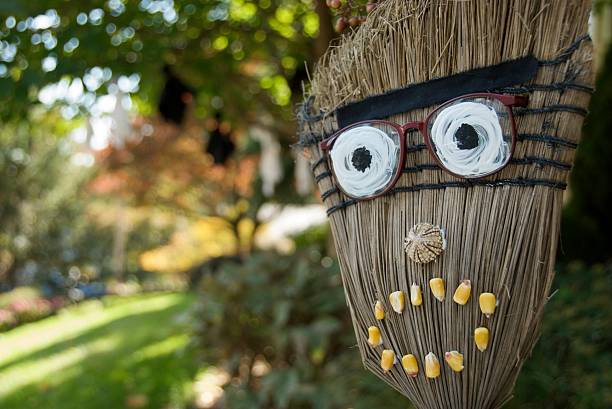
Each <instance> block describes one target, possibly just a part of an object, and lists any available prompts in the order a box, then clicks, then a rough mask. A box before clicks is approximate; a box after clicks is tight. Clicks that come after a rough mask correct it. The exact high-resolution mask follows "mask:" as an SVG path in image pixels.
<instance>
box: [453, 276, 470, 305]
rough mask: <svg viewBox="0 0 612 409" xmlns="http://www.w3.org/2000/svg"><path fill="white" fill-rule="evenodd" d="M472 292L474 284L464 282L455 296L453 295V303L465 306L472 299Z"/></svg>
mask: <svg viewBox="0 0 612 409" xmlns="http://www.w3.org/2000/svg"><path fill="white" fill-rule="evenodd" d="M471 292H472V283H470V280H463V281H462V282H461V283H460V284H459V287H457V289H456V290H455V295H453V301H455V302H456V303H457V304H459V305H465V304H466V303H467V302H468V300H469V299H470V293H471Z"/></svg>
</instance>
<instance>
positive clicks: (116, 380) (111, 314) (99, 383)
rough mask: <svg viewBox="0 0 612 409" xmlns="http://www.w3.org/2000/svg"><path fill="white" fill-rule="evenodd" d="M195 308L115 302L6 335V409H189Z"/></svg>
mask: <svg viewBox="0 0 612 409" xmlns="http://www.w3.org/2000/svg"><path fill="white" fill-rule="evenodd" d="M193 301H194V298H193V296H191V295H188V294H162V295H159V294H158V295H144V296H137V297H130V298H125V299H120V298H112V297H111V298H107V299H105V301H104V302H101V301H89V302H86V303H84V304H82V305H80V306H78V307H74V308H70V309H68V310H66V311H64V312H62V313H61V314H60V315H58V316H55V317H51V318H48V319H46V320H43V321H40V322H38V323H33V324H29V325H26V326H23V327H20V328H17V329H15V330H13V331H10V332H8V333H5V334H2V335H0V408H2V409H12V408H15V409H29V408H45V409H77V408H79V409H81V408H89V409H96V408H123V407H126V405H127V406H130V405H131V406H132V407H141V408H165V407H168V406H169V405H172V407H173V408H174V407H182V403H183V402H184V400H185V399H186V395H187V394H188V393H189V389H190V388H189V385H190V383H191V381H192V379H193V377H194V375H195V372H196V369H197V368H196V362H195V359H194V356H193V352H192V351H191V350H190V348H189V334H188V328H189V320H188V317H187V314H188V311H189V307H190V306H191V304H192V303H193ZM134 396H136V397H137V399H134ZM130 402H131V403H130ZM135 403H136V404H135Z"/></svg>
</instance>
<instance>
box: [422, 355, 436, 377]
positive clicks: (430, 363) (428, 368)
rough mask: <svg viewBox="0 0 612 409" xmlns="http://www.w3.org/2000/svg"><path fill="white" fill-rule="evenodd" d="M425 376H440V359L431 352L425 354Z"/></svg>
mask: <svg viewBox="0 0 612 409" xmlns="http://www.w3.org/2000/svg"><path fill="white" fill-rule="evenodd" d="M425 376H427V377H428V378H437V377H438V376H440V361H438V357H437V356H435V355H434V353H433V352H430V353H428V354H427V355H426V356H425Z"/></svg>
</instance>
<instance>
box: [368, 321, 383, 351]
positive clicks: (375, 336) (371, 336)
mask: <svg viewBox="0 0 612 409" xmlns="http://www.w3.org/2000/svg"><path fill="white" fill-rule="evenodd" d="M368 344H370V346H372V347H377V346H379V345H380V344H382V337H381V335H380V330H379V329H378V327H374V326H371V327H369V328H368Z"/></svg>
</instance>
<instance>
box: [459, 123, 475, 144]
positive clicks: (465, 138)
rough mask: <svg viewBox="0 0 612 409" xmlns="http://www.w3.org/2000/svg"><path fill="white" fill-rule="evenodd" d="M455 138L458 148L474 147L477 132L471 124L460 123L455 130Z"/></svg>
mask: <svg viewBox="0 0 612 409" xmlns="http://www.w3.org/2000/svg"><path fill="white" fill-rule="evenodd" d="M455 140H456V141H457V147H458V148H459V149H474V148H475V147H477V146H478V133H477V132H476V129H474V127H473V126H472V125H468V124H461V126H460V127H459V129H457V132H455Z"/></svg>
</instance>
